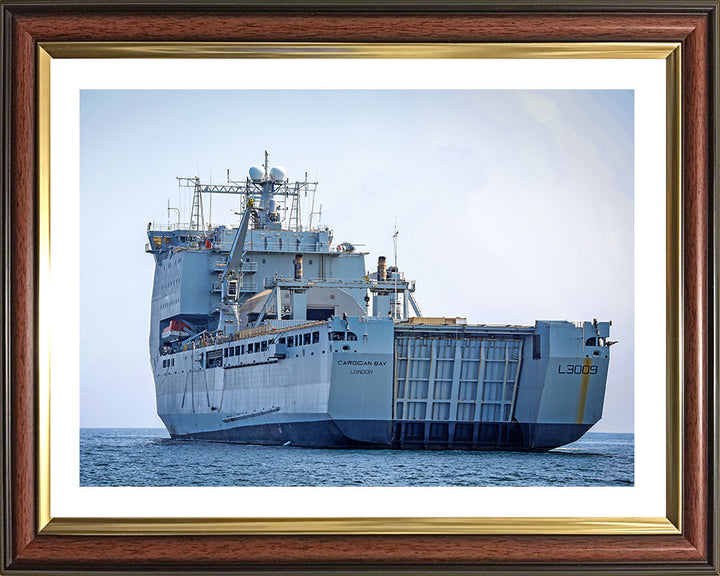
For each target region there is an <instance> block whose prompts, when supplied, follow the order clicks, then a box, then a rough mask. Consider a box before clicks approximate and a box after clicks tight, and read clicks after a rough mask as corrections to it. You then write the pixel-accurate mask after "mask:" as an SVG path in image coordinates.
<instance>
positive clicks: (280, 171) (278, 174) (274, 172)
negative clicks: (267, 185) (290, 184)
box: [270, 166, 285, 180]
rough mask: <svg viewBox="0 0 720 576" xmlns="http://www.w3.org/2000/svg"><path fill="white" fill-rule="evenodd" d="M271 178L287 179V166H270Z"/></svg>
mask: <svg viewBox="0 0 720 576" xmlns="http://www.w3.org/2000/svg"><path fill="white" fill-rule="evenodd" d="M270 178H272V179H273V180H285V168H283V167H282V166H275V167H274V168H270Z"/></svg>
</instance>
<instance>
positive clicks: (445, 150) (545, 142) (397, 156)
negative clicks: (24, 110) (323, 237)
mask: <svg viewBox="0 0 720 576" xmlns="http://www.w3.org/2000/svg"><path fill="white" fill-rule="evenodd" d="M80 100H81V101H80V118H81V123H80V174H81V184H80V205H81V214H80V217H81V230H80V234H81V236H80V238H81V246H80V266H81V278H80V283H81V325H80V329H81V331H80V333H81V335H80V339H81V341H80V370H81V372H80V378H81V381H80V407H81V412H80V424H81V426H83V427H94V426H118V427H119V426H130V427H145V426H162V423H161V422H160V420H159V419H158V418H157V416H156V414H155V397H154V387H153V381H152V373H151V370H150V362H149V353H148V343H147V337H148V330H149V318H150V295H151V289H152V276H153V258H152V257H151V256H150V255H149V254H145V253H144V244H145V242H146V241H147V238H146V235H145V231H146V227H147V223H148V222H149V221H155V222H157V223H163V224H164V223H167V220H168V215H167V202H168V199H169V200H170V201H171V203H172V205H173V206H178V205H179V206H181V207H184V208H185V209H188V208H189V206H188V204H189V197H188V195H187V194H186V193H183V194H179V191H178V187H177V182H176V179H175V177H176V176H195V175H198V176H200V178H201V179H202V180H203V181H205V182H209V181H211V180H212V181H213V182H215V183H220V182H223V181H225V175H226V170H227V169H228V168H229V169H230V171H231V176H232V177H234V178H237V179H244V178H245V175H246V174H247V168H248V167H249V166H251V165H253V164H260V163H261V162H262V160H263V152H264V150H268V151H269V153H270V160H271V164H278V165H281V166H284V167H285V169H286V170H287V173H288V177H289V178H290V179H291V180H293V179H302V178H303V177H304V173H305V172H306V171H307V172H308V175H309V177H310V178H311V179H317V180H318V181H319V183H320V185H319V188H318V195H317V199H316V204H322V211H323V214H322V223H323V224H325V225H329V226H330V227H331V228H333V229H334V231H335V238H336V240H337V241H339V242H342V241H345V240H347V241H350V242H353V243H357V244H364V246H363V247H362V248H363V250H365V251H368V252H370V254H369V255H368V256H367V258H366V264H367V266H368V267H371V266H374V263H375V262H376V261H377V256H378V255H385V256H388V258H389V259H392V232H393V226H394V224H395V222H396V221H397V225H398V229H399V257H398V264H399V266H400V268H401V269H402V270H403V271H404V272H405V274H406V277H408V278H412V279H415V280H417V292H416V294H415V296H416V299H417V300H418V303H419V304H420V307H421V309H422V311H423V313H424V314H426V315H430V316H432V315H437V316H442V315H444V316H466V317H467V318H468V320H469V321H470V322H475V323H502V324H508V323H519V324H532V323H534V321H535V320H539V319H555V320H578V321H579V320H592V319H593V318H598V319H600V320H612V321H613V328H612V339H616V340H619V341H620V343H619V344H617V345H616V346H613V348H612V350H611V352H612V354H611V356H612V358H611V369H610V375H609V379H608V391H607V396H606V404H605V413H604V417H603V421H602V422H601V423H600V424H599V425H598V426H597V427H596V428H595V429H594V430H596V431H632V429H633V378H634V369H633V356H634V345H633V339H634V327H633V93H632V91H629V90H572V91H569V90H568V91H551V90H536V91H532V90H527V91H509V90H497V91H475V90H388V91H385V90H354V91H340V90H337V91H332V90H326V91H317V90H302V91H301V90H297V91H292V90H282V91H281V90H277V91H271V90H268V91H255V90H252V91H251V90H243V91H211V90H197V91H186V90H83V91H82V92H81V99H80ZM232 208H236V206H234V205H233V202H232V201H229V200H224V201H219V200H217V199H214V200H213V213H212V220H213V222H214V223H223V222H225V223H234V222H235V220H234V219H235V216H234V215H233V214H232V213H231V209H232ZM316 208H317V206H316ZM208 209H209V206H208V204H207V202H206V206H205V210H206V218H207V217H208ZM305 215H307V209H306V210H305ZM175 218H176V217H175V216H173V217H172V220H173V221H175ZM185 219H187V218H184V220H185ZM304 221H305V223H306V222H307V219H306V218H305V219H304Z"/></svg>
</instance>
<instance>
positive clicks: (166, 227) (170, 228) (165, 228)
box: [148, 222, 213, 233]
mask: <svg viewBox="0 0 720 576" xmlns="http://www.w3.org/2000/svg"><path fill="white" fill-rule="evenodd" d="M191 226H192V227H191ZM148 230H150V231H153V232H174V231H175V230H189V231H190V232H198V233H202V232H206V231H210V230H213V227H212V226H210V225H209V224H207V225H206V226H205V228H201V227H199V226H194V225H191V224H190V222H175V223H173V224H156V223H155V222H152V223H151V224H150V226H149V227H148Z"/></svg>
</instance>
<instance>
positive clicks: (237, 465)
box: [80, 428, 635, 487]
mask: <svg viewBox="0 0 720 576" xmlns="http://www.w3.org/2000/svg"><path fill="white" fill-rule="evenodd" d="M634 469H635V467H634V442H633V435H632V434H600V433H588V434H586V435H585V436H584V437H582V438H581V439H580V440H578V441H577V442H574V443H573V444H568V445H567V446H563V447H561V448H556V449H554V450H551V451H550V452H545V453H534V452H465V451H460V450H442V451H421V450H345V449H342V450H340V449H334V450H332V449H331V450H328V449H318V448H300V447H296V446H249V445H243V444H222V443H215V442H203V441H187V440H172V439H171V438H170V437H169V435H168V433H167V432H166V431H165V430H164V429H162V428H82V429H81V430H80V485H81V486H399V487H407V486H632V484H633V481H634Z"/></svg>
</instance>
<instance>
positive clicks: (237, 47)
mask: <svg viewBox="0 0 720 576" xmlns="http://www.w3.org/2000/svg"><path fill="white" fill-rule="evenodd" d="M41 46H42V48H43V49H44V50H46V51H47V53H48V54H50V56H52V57H53V58H431V59H440V58H495V59H513V58H515V59H541V58H554V59H577V58H593V59H595V58H608V59H620V58H634V59H658V58H667V57H668V56H669V55H670V54H671V53H672V52H673V51H674V50H675V49H676V48H677V47H678V44H676V43H661V42H658V43H650V42H648V43H643V42H637V43H631V42H607V43H600V42H577V43H575V42H573V43H570V42H566V43H535V44H533V43H528V44H502V43H497V44H470V43H457V44H425V43H418V44H379V43H378V44H375V43H372V44H370V43H364V44H363V43H332V42H329V43H321V42H306V43H278V42H259V43H240V42H182V43H179V42H157V43H143V42H45V43H42V44H41Z"/></svg>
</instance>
